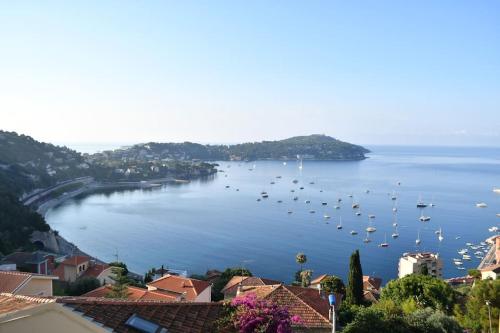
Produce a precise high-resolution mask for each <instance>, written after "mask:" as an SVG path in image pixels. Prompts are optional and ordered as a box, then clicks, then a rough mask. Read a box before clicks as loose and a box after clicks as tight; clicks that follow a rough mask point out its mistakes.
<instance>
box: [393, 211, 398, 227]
mask: <svg viewBox="0 0 500 333" xmlns="http://www.w3.org/2000/svg"><path fill="white" fill-rule="evenodd" d="M393 216H394V219H393V222H392V226H393V227H397V226H398V221H397V215H396V214H393Z"/></svg>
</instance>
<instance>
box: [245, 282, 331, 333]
mask: <svg viewBox="0 0 500 333" xmlns="http://www.w3.org/2000/svg"><path fill="white" fill-rule="evenodd" d="M247 293H255V294H256V296H257V298H259V299H267V300H270V301H272V302H274V303H276V304H280V305H283V306H286V307H287V308H288V311H289V312H290V313H291V314H292V315H298V316H300V318H301V319H302V321H303V323H304V326H306V327H308V328H331V324H330V322H329V319H328V317H329V310H330V304H329V303H328V299H327V298H326V297H322V296H321V295H320V293H319V292H318V290H316V289H314V288H302V287H295V286H285V285H282V284H280V285H274V286H253V287H244V288H243V292H242V294H247Z"/></svg>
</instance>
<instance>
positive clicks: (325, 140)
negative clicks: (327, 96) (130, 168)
mask: <svg viewBox="0 0 500 333" xmlns="http://www.w3.org/2000/svg"><path fill="white" fill-rule="evenodd" d="M368 152H369V150H368V149H366V148H364V147H361V146H358V145H353V144H350V143H347V142H343V141H340V140H337V139H334V138H332V137H330V136H326V135H309V136H296V137H292V138H289V139H285V140H278V141H263V142H250V143H242V144H236V145H201V144H197V143H191V142H184V143H155V142H150V143H146V144H139V145H134V146H132V147H130V148H127V149H121V150H115V151H113V152H111V154H112V155H113V157H114V158H115V159H116V158H120V159H121V158H131V159H134V160H141V159H146V158H158V159H176V160H193V159H196V160H205V161H216V160H221V161H227V160H265V159H269V160H293V159H297V155H300V156H301V157H302V158H303V159H311V160H362V159H364V158H365V154H366V153H368Z"/></svg>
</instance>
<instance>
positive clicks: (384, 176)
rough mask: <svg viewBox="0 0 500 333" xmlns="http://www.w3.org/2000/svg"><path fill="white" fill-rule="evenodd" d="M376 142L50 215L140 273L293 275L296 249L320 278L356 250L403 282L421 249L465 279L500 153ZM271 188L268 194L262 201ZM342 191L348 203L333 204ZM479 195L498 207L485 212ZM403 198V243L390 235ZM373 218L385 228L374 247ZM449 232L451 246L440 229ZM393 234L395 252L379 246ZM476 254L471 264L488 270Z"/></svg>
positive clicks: (491, 216) (86, 245)
mask: <svg viewBox="0 0 500 333" xmlns="http://www.w3.org/2000/svg"><path fill="white" fill-rule="evenodd" d="M369 148H370V149H371V150H372V153H370V154H369V155H368V156H369V158H367V159H366V160H363V161H355V162H320V161H304V163H303V168H302V169H300V168H299V164H298V163H297V162H288V163H287V164H286V165H284V164H283V162H279V161H257V162H255V163H254V162H249V163H244V162H242V163H239V162H221V163H220V168H219V169H220V170H223V171H224V172H219V173H218V174H217V175H215V176H214V177H211V178H210V179H204V180H196V181H192V182H191V183H189V184H180V185H165V186H162V187H160V188H155V189H149V190H130V191H119V192H112V193H95V194H91V195H87V196H84V197H81V198H76V199H72V200H69V201H67V202H65V203H64V204H62V205H60V206H58V207H56V208H54V209H52V210H50V211H49V212H48V213H47V221H48V223H49V224H50V225H51V226H52V228H53V229H56V230H58V231H59V232H60V234H61V235H62V236H63V237H65V238H66V239H68V240H69V241H71V242H74V243H75V244H76V245H78V246H79V247H80V248H81V249H82V250H83V251H85V252H87V253H90V254H92V255H94V256H96V257H98V258H100V259H103V260H106V261H113V260H115V255H116V254H117V255H118V258H119V260H121V261H124V262H126V263H127V264H128V266H129V268H130V269H131V270H133V271H136V272H140V273H143V272H145V271H147V270H148V269H150V268H151V267H159V266H161V265H165V266H166V267H170V268H175V269H184V270H187V271H188V273H189V274H193V273H204V272H205V271H206V270H207V269H212V268H216V269H220V270H222V269H224V268H225V267H230V266H244V267H246V268H249V269H250V270H251V271H252V272H253V273H254V275H259V276H263V277H268V278H273V279H278V280H282V281H284V282H291V280H292V277H293V276H294V272H295V271H297V269H298V268H299V267H298V265H297V264H296V263H295V255H296V253H297V252H304V253H305V254H306V255H307V259H308V260H307V263H306V265H305V267H306V268H308V269H311V270H313V271H314V273H313V275H319V274H323V273H328V274H335V275H338V276H341V277H343V278H346V274H347V271H348V265H349V256H350V255H351V253H352V252H353V251H354V250H356V249H359V250H360V253H361V263H362V267H363V272H364V274H370V275H375V276H379V277H381V278H383V279H384V281H388V280H389V279H392V278H395V277H397V270H398V260H399V257H400V256H401V255H402V254H403V253H405V252H413V251H432V252H438V253H439V254H440V255H441V257H442V258H443V260H444V274H445V277H453V276H461V275H464V274H465V272H466V271H465V270H458V269H457V268H456V267H455V265H454V264H453V262H452V259H453V258H459V257H460V256H459V255H458V254H457V251H458V250H459V249H461V248H464V247H465V243H466V242H472V243H479V242H481V241H484V240H485V239H486V238H487V237H489V236H491V235H492V234H491V233H490V232H489V231H488V228H490V227H492V226H498V225H499V222H500V218H498V217H497V216H496V213H500V195H499V194H495V193H494V192H493V191H492V189H493V188H494V187H495V186H498V187H500V148H450V147H395V146H391V147H389V146H380V147H369ZM249 169H252V170H249ZM277 177H280V178H277ZM294 179H296V180H298V181H299V182H298V183H297V184H294V183H293V182H292V181H293V180H294ZM271 182H274V184H271ZM311 183H312V184H311ZM300 187H304V189H303V190H300V189H299V188H300ZM291 190H294V191H295V192H291ZM367 190H369V193H367ZM262 191H265V192H267V193H268V194H269V198H267V199H261V200H260V201H257V199H259V198H261V195H260V193H261V192H262ZM349 195H352V196H353V197H352V198H351V197H349ZM392 195H395V196H396V197H397V200H396V201H393V200H392V199H391V197H392ZM294 196H297V197H298V200H296V201H295V200H293V197H294ZM419 197H420V198H421V199H422V200H423V201H425V202H427V203H430V202H432V203H434V204H435V206H434V207H427V208H426V209H425V210H424V212H423V213H424V214H425V215H428V216H430V217H431V220H430V221H429V222H421V221H419V217H420V215H421V213H422V212H421V210H420V209H417V208H416V203H417V201H418V200H419ZM338 198H341V199H342V202H341V203H340V206H341V208H340V209H334V205H336V204H337V199H338ZM280 200H281V201H282V202H281V203H279V202H278V201H280ZM306 200H310V203H309V204H307V203H305V201H306ZM353 201H354V202H357V203H359V204H360V212H361V215H360V216H357V215H356V214H355V210H353V209H352V208H351V205H352V202H353ZM322 202H326V203H327V205H326V206H324V205H322ZM479 202H485V203H487V204H488V207H487V208H477V207H476V203H479ZM394 205H396V206H397V214H396V218H397V223H398V225H399V226H398V232H399V237H398V238H397V239H393V238H392V237H391V235H392V233H393V232H394V227H393V221H394V213H393V207H394ZM289 210H291V211H292V213H291V214H289V213H288V211H289ZM311 210H314V211H315V213H311V212H310V211H311ZM325 214H327V215H330V216H331V218H330V219H329V220H327V219H325V218H324V215H325ZM369 214H373V215H375V218H374V219H372V222H371V223H372V225H373V226H375V227H376V228H377V231H376V232H374V233H373V234H371V235H370V238H371V240H372V241H371V242H370V243H364V242H363V239H364V238H365V237H366V232H365V229H366V227H367V226H368V225H369V218H368V215H369ZM340 218H341V219H342V225H343V229H341V230H339V229H337V224H338V223H339V219H340ZM440 228H441V230H442V234H443V237H444V239H443V241H442V242H440V241H439V240H438V237H437V235H436V233H435V231H436V230H438V229H440ZM351 230H356V231H357V232H358V235H354V236H353V235H351V234H350V231H351ZM418 233H420V239H421V244H420V246H418V247H417V246H416V244H415V239H416V238H417V235H418ZM385 238H386V239H387V242H388V243H389V247H387V248H381V247H379V244H380V243H382V242H384V240H385ZM472 258H473V260H471V261H470V262H467V261H465V262H464V267H466V268H474V267H476V266H477V265H478V263H479V259H476V258H475V257H474V256H472Z"/></svg>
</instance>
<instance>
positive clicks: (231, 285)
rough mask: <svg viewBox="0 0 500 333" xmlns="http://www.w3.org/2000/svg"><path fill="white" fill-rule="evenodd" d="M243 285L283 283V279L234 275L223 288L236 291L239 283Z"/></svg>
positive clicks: (224, 291)
mask: <svg viewBox="0 0 500 333" xmlns="http://www.w3.org/2000/svg"><path fill="white" fill-rule="evenodd" d="M240 284H241V285H242V286H265V285H274V284H281V281H276V280H271V279H264V278H260V277H256V276H233V277H232V278H231V280H229V282H228V283H227V284H226V285H225V286H224V288H222V292H223V293H226V292H229V293H231V292H236V289H237V288H238V285H240Z"/></svg>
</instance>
